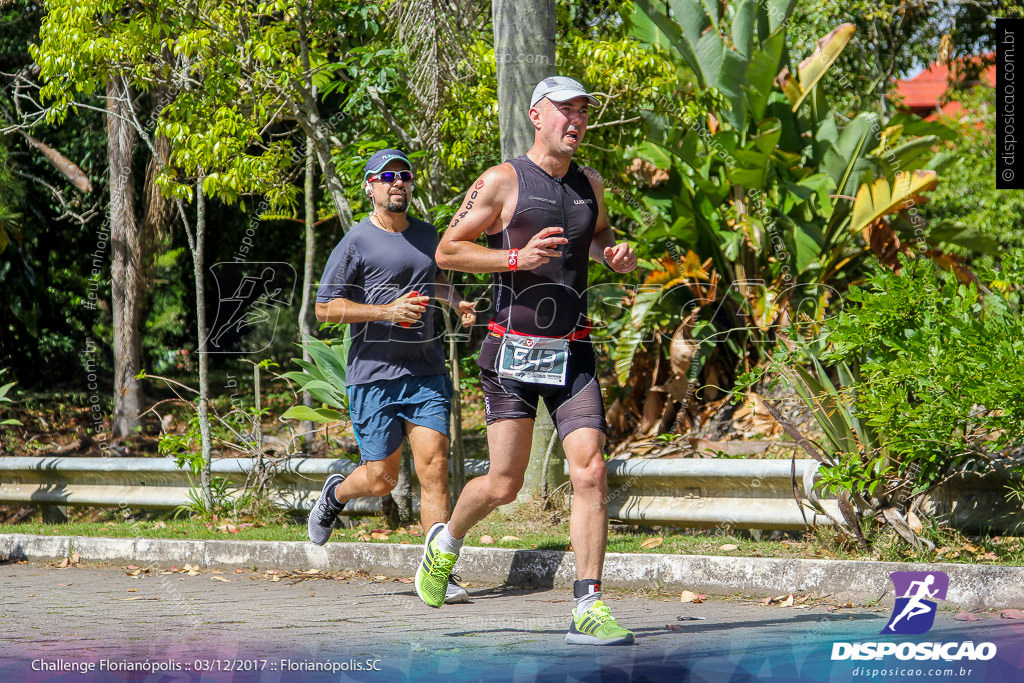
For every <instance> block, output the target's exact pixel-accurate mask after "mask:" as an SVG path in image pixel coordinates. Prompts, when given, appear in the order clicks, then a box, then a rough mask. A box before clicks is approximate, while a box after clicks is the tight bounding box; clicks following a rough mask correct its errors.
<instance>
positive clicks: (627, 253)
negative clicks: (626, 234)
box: [604, 242, 636, 273]
mask: <svg viewBox="0 0 1024 683" xmlns="http://www.w3.org/2000/svg"><path fill="white" fill-rule="evenodd" d="M604 261H605V263H607V264H608V267H609V268H611V269H612V270H614V271H615V272H616V273H628V272H630V271H631V270H633V269H634V268H636V253H634V252H633V248H632V247H631V246H629V245H628V244H627V243H625V242H620V243H619V244H616V245H615V246H614V247H605V248H604Z"/></svg>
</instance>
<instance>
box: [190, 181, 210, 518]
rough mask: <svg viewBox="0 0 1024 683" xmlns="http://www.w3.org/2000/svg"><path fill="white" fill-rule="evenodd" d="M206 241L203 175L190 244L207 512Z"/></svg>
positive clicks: (203, 483) (208, 445)
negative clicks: (204, 255) (204, 256)
mask: <svg viewBox="0 0 1024 683" xmlns="http://www.w3.org/2000/svg"><path fill="white" fill-rule="evenodd" d="M205 241H206V198H205V197H204V196H203V178H202V176H200V177H199V180H198V181H197V182H196V237H195V243H194V244H193V245H192V269H193V273H194V275H195V283H196V335H197V338H198V339H199V346H198V348H197V352H198V354H199V410H198V414H199V434H200V438H201V443H202V453H203V471H202V475H201V477H200V480H201V482H202V487H203V501H204V502H205V503H206V509H207V511H208V512H211V513H212V512H213V489H212V488H211V485H210V484H211V476H210V463H211V461H212V458H213V453H212V451H213V444H212V439H211V437H210V371H209V354H208V353H206V335H207V329H206V303H205V295H206V287H205V286H204V285H203V276H204V267H205V266H204V263H203V261H204V258H203V249H204V245H205Z"/></svg>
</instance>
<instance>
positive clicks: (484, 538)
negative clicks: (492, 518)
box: [480, 535, 494, 545]
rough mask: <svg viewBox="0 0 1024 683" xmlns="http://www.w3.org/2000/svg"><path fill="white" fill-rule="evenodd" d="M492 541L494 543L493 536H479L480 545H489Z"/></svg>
mask: <svg viewBox="0 0 1024 683" xmlns="http://www.w3.org/2000/svg"><path fill="white" fill-rule="evenodd" d="M493 543H494V537H493V536H486V535H484V536H481V537H480V545H491V544H493Z"/></svg>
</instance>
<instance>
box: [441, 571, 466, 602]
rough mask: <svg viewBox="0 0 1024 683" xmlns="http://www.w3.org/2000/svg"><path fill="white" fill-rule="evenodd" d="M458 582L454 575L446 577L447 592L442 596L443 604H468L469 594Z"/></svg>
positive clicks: (456, 576)
mask: <svg viewBox="0 0 1024 683" xmlns="http://www.w3.org/2000/svg"><path fill="white" fill-rule="evenodd" d="M459 580H460V579H459V577H458V575H456V574H449V575H448V590H447V591H445V594H444V604H446V605H454V604H457V603H460V602H469V593H467V592H466V589H465V588H463V587H462V586H460V585H459V583H458V582H459Z"/></svg>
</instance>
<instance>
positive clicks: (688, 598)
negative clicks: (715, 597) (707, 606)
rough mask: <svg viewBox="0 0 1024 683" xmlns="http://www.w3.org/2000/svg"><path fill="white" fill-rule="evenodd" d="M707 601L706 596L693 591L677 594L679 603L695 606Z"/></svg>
mask: <svg viewBox="0 0 1024 683" xmlns="http://www.w3.org/2000/svg"><path fill="white" fill-rule="evenodd" d="M707 599H708V596H706V595H702V594H700V593H694V592H693V591H683V592H682V593H680V594H679V602H692V603H693V604H695V605H699V604H700V603H702V602H704V601H705V600H707Z"/></svg>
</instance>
